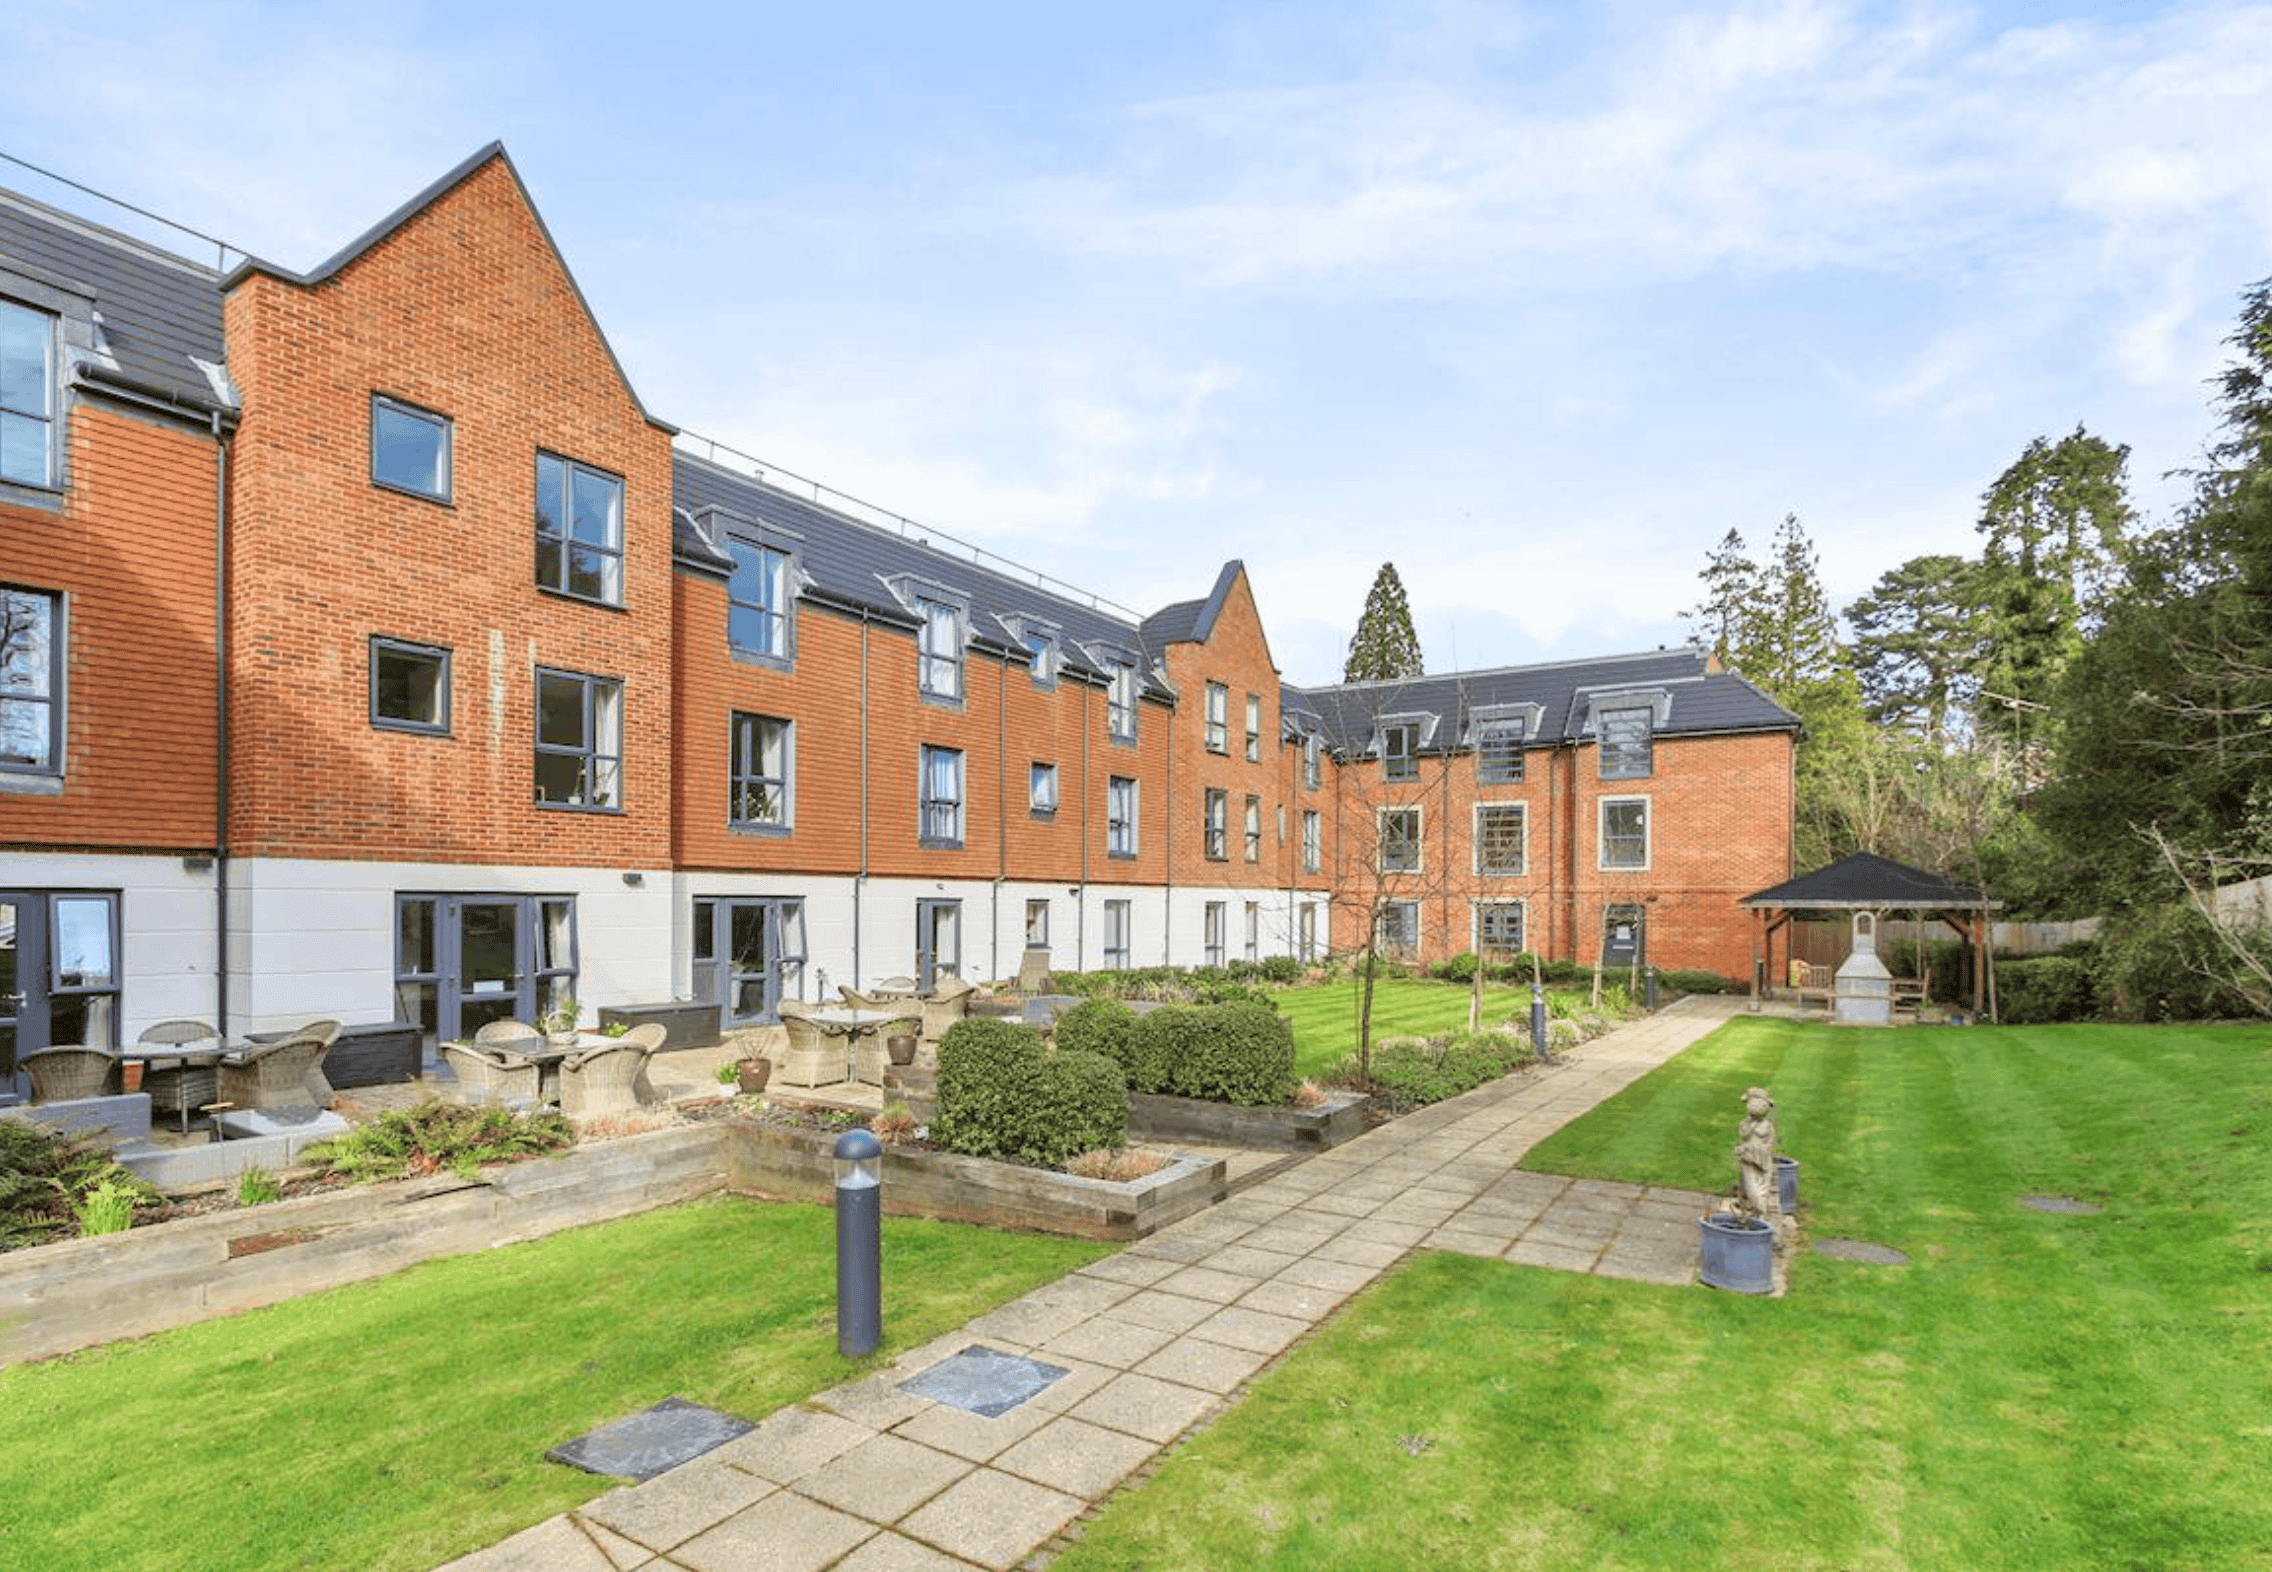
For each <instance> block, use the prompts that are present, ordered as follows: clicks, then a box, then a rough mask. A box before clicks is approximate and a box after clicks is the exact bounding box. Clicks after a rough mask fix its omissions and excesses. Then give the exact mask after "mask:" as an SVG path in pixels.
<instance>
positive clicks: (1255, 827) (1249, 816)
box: [1245, 795, 1262, 862]
mask: <svg viewBox="0 0 2272 1572" xmlns="http://www.w3.org/2000/svg"><path fill="white" fill-rule="evenodd" d="M1245 829H1246V860H1247V861H1248V862H1260V861H1262V799H1261V798H1260V797H1256V796H1252V795H1250V796H1249V797H1248V798H1247V800H1246V825H1245Z"/></svg>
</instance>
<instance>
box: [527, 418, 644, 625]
mask: <svg viewBox="0 0 2272 1572" xmlns="http://www.w3.org/2000/svg"><path fill="white" fill-rule="evenodd" d="M536 582H537V587H538V588H539V589H547V590H551V591H552V592H553V593H555V594H558V595H571V596H574V597H575V598H576V599H578V600H591V601H598V602H599V603H600V604H602V605H606V606H620V605H622V604H623V478H622V477H621V476H619V475H610V474H609V473H607V471H605V470H601V469H594V468H593V467H592V466H591V465H589V464H579V463H577V462H576V461H575V460H574V459H567V458H560V457H558V456H556V455H554V454H551V453H539V454H538V455H537V456H536Z"/></svg>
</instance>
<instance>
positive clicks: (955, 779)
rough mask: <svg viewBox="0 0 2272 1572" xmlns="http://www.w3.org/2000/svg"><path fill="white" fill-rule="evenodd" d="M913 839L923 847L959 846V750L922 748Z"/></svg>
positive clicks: (960, 838)
mask: <svg viewBox="0 0 2272 1572" xmlns="http://www.w3.org/2000/svg"><path fill="white" fill-rule="evenodd" d="M922 776H923V778H922V783H921V798H920V800H919V803H918V815H919V817H918V822H917V826H916V831H917V834H916V838H917V840H918V841H919V842H920V843H921V844H922V845H925V846H931V847H938V848H941V849H945V850H954V849H957V848H959V847H960V846H961V845H962V808H963V799H962V750H961V749H959V748H934V747H932V746H930V745H929V744H925V745H924V748H923V755H922Z"/></svg>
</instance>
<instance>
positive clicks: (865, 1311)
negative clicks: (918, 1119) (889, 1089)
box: [833, 1130, 884, 1359]
mask: <svg viewBox="0 0 2272 1572" xmlns="http://www.w3.org/2000/svg"><path fill="white" fill-rule="evenodd" d="M833 1156H834V1157H835V1160H836V1351H837V1352H838V1353H840V1354H842V1355H844V1356H845V1357H846V1358H848V1359H857V1358H860V1357H861V1356H863V1355H866V1354H872V1353H874V1352H875V1351H876V1345H877V1344H879V1343H881V1342H882V1341H883V1340H884V1268H883V1189H884V1143H883V1142H881V1141H879V1140H877V1139H876V1135H875V1132H874V1131H872V1130H847V1131H845V1132H844V1133H843V1134H842V1135H840V1136H838V1137H837V1139H836V1149H835V1152H834V1153H833Z"/></svg>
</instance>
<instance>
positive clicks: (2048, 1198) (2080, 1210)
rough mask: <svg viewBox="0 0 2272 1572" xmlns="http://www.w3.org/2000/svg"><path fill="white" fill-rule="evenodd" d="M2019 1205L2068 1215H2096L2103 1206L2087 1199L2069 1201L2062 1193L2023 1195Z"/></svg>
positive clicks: (2039, 1210)
mask: <svg viewBox="0 0 2272 1572" xmlns="http://www.w3.org/2000/svg"><path fill="white" fill-rule="evenodd" d="M2020 1205H2022V1206H2025V1207H2029V1208H2031V1209H2033V1210H2035V1211H2038V1212H2059V1213H2062V1214H2064V1215H2066V1216H2070V1217H2096V1216H2097V1215H2098V1214H2099V1213H2100V1212H2101V1211H2103V1210H2104V1208H2103V1207H2096V1206H2093V1205H2091V1203H2090V1202H2088V1201H2070V1200H2068V1199H2067V1198H2066V1197H2065V1196H2063V1195H2023V1196H2021V1197H2020Z"/></svg>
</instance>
